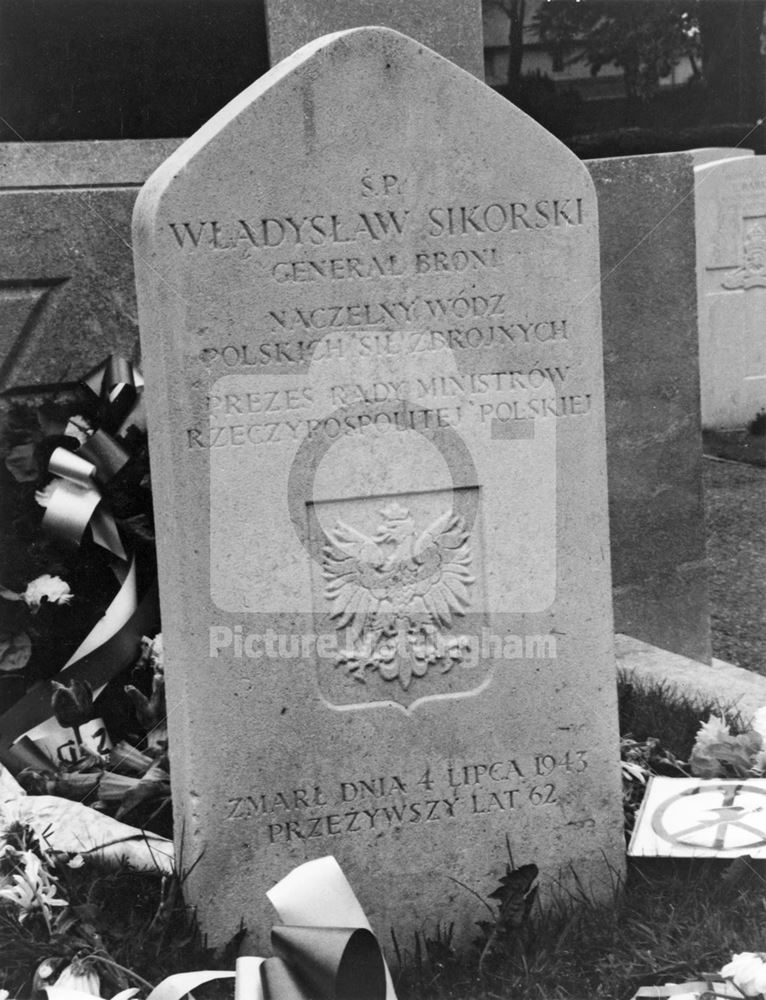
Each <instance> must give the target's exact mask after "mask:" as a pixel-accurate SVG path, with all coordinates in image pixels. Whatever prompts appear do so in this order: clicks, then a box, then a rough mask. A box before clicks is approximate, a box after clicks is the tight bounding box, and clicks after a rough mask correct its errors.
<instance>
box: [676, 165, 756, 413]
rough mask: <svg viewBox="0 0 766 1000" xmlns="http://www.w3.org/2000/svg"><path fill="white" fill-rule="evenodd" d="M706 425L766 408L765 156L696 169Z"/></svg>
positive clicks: (703, 392) (699, 288)
mask: <svg viewBox="0 0 766 1000" xmlns="http://www.w3.org/2000/svg"><path fill="white" fill-rule="evenodd" d="M694 175H695V214H696V233H697V293H698V306H699V329H700V397H701V407H702V426H703V427H704V428H710V429H727V428H735V427H745V426H746V425H747V424H748V423H749V422H750V421H751V420H752V419H753V418H754V417H755V416H756V414H757V413H758V412H759V411H760V410H762V409H764V408H766V157H763V156H752V157H746V158H743V159H734V160H732V159H725V160H719V161H714V162H712V163H708V164H706V165H704V166H699V167H695V168H694Z"/></svg>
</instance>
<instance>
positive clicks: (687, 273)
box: [587, 153, 711, 663]
mask: <svg viewBox="0 0 766 1000" xmlns="http://www.w3.org/2000/svg"><path fill="white" fill-rule="evenodd" d="M587 167H588V169H589V170H590V173H591V176H592V177H593V180H594V181H595V184H596V191H597V194H598V202H599V218H600V222H601V274H602V285H601V300H602V310H603V325H604V379H605V383H606V435H607V459H608V468H609V520H610V536H611V549H612V584H613V588H614V615H615V627H616V628H617V631H619V632H625V633H627V634H629V635H633V636H635V637H636V638H638V639H643V640H645V641H646V642H650V643H653V644H654V645H656V646H660V647H662V648H663V649H668V650H671V651H672V652H675V653H680V654H682V655H684V656H689V657H692V658H693V659H696V660H701V661H704V662H706V663H709V662H710V656H711V646H710V617H709V607H708V585H707V569H706V564H705V527H704V507H703V498H702V438H701V432H700V417H699V364H698V350H697V326H696V291H695V277H694V272H695V255H694V236H693V232H694V230H693V227H694V206H693V199H692V198H691V197H689V194H690V189H691V187H692V185H693V175H692V165H691V157H690V155H689V154H687V153H660V154H653V155H648V156H630V157H619V158H615V159H609V160H591V161H588V163H587Z"/></svg>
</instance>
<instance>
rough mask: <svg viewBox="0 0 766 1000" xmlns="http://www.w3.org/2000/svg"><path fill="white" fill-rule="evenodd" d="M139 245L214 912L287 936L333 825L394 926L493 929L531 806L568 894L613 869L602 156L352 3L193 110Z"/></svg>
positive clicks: (168, 607) (526, 836)
mask: <svg viewBox="0 0 766 1000" xmlns="http://www.w3.org/2000/svg"><path fill="white" fill-rule="evenodd" d="M348 95H353V100H349V99H348ZM134 246H135V252H136V271H137V283H138V291H139V313H140V327H141V336H142V345H143V350H144V363H145V375H146V379H147V389H146V394H145V398H146V401H147V406H148V410H149V427H150V433H151V449H152V450H151V455H152V464H153V476H152V482H153V489H154V496H155V503H156V513H157V518H158V543H159V554H158V555H159V563H160V586H161V595H162V604H163V634H164V637H165V642H166V649H167V658H168V670H167V684H168V705H169V712H168V719H169V725H170V729H171V733H170V740H171V742H170V746H171V753H172V755H173V759H172V767H171V771H172V775H173V781H174V803H175V808H176V810H177V813H176V819H177V827H176V829H177V830H178V831H179V835H180V834H181V833H183V835H184V838H185V842H184V844H183V857H184V858H185V859H187V860H188V863H189V865H191V864H192V862H198V863H196V867H194V870H193V872H192V873H191V875H190V877H189V880H188V883H187V884H188V887H189V892H190V894H191V897H192V899H193V901H194V903H195V905H196V906H197V907H198V912H199V914H200V917H201V920H202V923H203V926H204V928H205V930H206V932H207V933H208V934H209V935H210V940H211V942H212V943H217V944H220V943H221V942H222V941H223V940H225V939H226V938H227V937H228V936H229V935H231V934H233V933H234V932H235V931H236V930H237V927H238V926H239V923H240V920H241V919H244V920H246V922H247V925H248V928H249V930H250V932H251V935H252V937H253V938H254V939H255V942H254V943H256V944H257V945H265V939H266V935H267V933H268V927H269V922H270V915H269V911H268V907H267V905H266V902H265V898H264V891H265V889H266V888H268V887H269V886H270V885H271V884H272V883H273V882H274V881H275V880H276V879H278V878H280V877H281V876H283V875H284V874H285V873H286V872H287V871H288V870H289V869H290V868H291V867H292V866H294V865H295V864H297V863H299V862H301V861H303V860H305V859H306V858H310V857H316V856H320V855H324V854H327V853H332V854H334V855H335V856H336V857H337V859H338V861H339V862H340V863H341V865H342V867H343V869H344V871H345V872H346V875H347V877H348V878H349V880H350V882H351V883H352V885H353V886H354V888H355V890H356V892H357V895H358V896H359V899H360V901H361V903H362V905H363V906H364V908H365V910H366V912H367V913H368V915H369V918H370V920H371V922H372V924H373V926H374V927H375V928H376V930H377V931H378V932H379V934H380V936H381V938H382V940H383V942H384V944H385V943H386V942H388V941H389V940H390V933H389V932H390V928H392V927H393V928H394V929H395V931H396V933H397V935H398V937H399V941H400V942H405V941H407V942H409V941H412V935H413V933H414V932H415V931H416V930H417V931H418V932H419V933H424V934H431V933H434V932H435V928H436V925H437V923H439V922H442V923H443V922H444V921H449V922H450V923H452V922H453V921H454V922H455V940H456V942H457V943H458V944H461V945H465V944H466V943H467V942H468V941H469V940H471V939H472V938H473V937H474V936H475V933H476V928H475V921H476V920H478V919H481V918H483V916H484V913H483V912H482V910H483V908H482V905H481V903H480V902H478V900H477V899H476V896H475V895H474V894H473V893H472V891H471V890H473V892H475V893H478V894H479V895H481V896H486V895H487V893H488V892H490V891H492V890H493V889H494V888H495V887H496V885H497V881H498V877H499V876H500V875H501V874H502V872H503V871H504V867H505V864H506V861H507V852H506V837H507V838H508V839H509V842H510V844H511V846H512V849H513V852H514V859H515V860H516V863H517V864H521V863H524V862H535V863H536V864H538V865H539V866H540V868H541V869H542V872H543V877H544V882H545V887H546V890H547V891H550V890H551V886H552V885H553V884H554V883H556V882H557V881H558V879H559V878H563V879H564V880H566V879H567V878H568V877H569V876H568V875H567V872H568V873H570V874H571V872H572V871H574V872H575V873H576V874H577V877H578V878H579V879H580V880H581V883H582V884H583V885H585V886H587V888H588V891H593V892H594V893H595V894H597V895H598V894H604V893H606V894H611V892H612V891H613V885H614V873H615V871H619V870H620V868H621V865H622V858H623V840H622V813H621V805H620V803H621V796H620V786H619V772H618V757H617V730H616V704H615V701H616V691H615V681H614V650H613V634H612V615H611V597H610V577H609V546H608V533H607V509H606V463H605V453H604V424H603V389H602V360H601V339H600V332H599V331H600V303H599V262H598V225H597V214H596V201H595V193H594V190H593V185H592V183H591V181H590V178H589V176H588V173H587V171H586V169H585V168H584V167H583V166H582V164H581V163H580V162H579V161H578V160H577V158H576V157H575V156H573V154H571V153H570V152H569V151H568V150H567V149H566V148H565V147H564V146H563V145H562V144H561V143H559V142H558V141H557V140H555V139H554V138H553V137H551V136H550V135H549V134H548V133H546V132H545V130H544V129H542V128H541V127H540V126H539V125H537V124H535V123H534V122H533V121H532V120H531V119H530V118H528V117H527V116H526V115H524V114H522V113H521V112H519V111H517V110H516V109H515V108H513V107H512V106H511V105H509V104H508V103H507V102H506V101H504V100H503V99H502V98H500V97H499V96H497V95H496V94H494V93H493V92H492V91H490V90H489V89H487V88H485V87H484V85H483V84H481V83H480V82H479V81H477V80H476V79H475V78H474V77H472V76H470V75H468V74H466V73H464V72H463V71H462V70H460V69H458V68H457V67H455V66H453V65H452V64H450V63H449V62H447V61H446V60H444V59H443V58H441V57H439V56H437V55H436V54H435V53H434V52H432V51H430V50H429V49H426V48H424V47H423V46H422V45H421V44H419V43H417V42H415V41H413V40H411V39H408V38H405V37H404V36H402V35H400V34H398V33H396V32H392V31H389V30H386V29H379V28H371V29H359V30H355V31H350V32H343V33H340V34H337V35H332V36H329V37H326V38H323V39H319V40H316V41H315V42H313V43H311V44H310V45H308V46H306V47H305V48H304V49H303V50H301V51H300V52H298V53H296V54H294V55H293V56H292V57H291V58H290V59H289V60H286V61H285V62H284V63H282V64H281V65H279V66H277V67H275V68H274V69H273V70H272V71H271V72H270V73H269V74H268V75H267V76H266V77H264V78H263V79H262V80H260V81H258V82H257V83H256V84H255V85H254V86H253V87H251V88H250V89H249V90H248V91H246V92H245V93H244V94H242V95H240V97H239V98H238V99H237V100H236V101H234V102H232V103H231V104H230V105H229V106H228V107H226V108H225V109H223V111H221V112H220V114H219V115H217V116H216V117H215V118H214V119H213V120H212V121H211V122H209V123H208V124H207V125H206V126H205V127H204V128H203V129H202V130H201V131H200V132H199V133H197V135H196V136H193V137H192V138H191V139H190V140H188V142H186V143H185V144H184V145H183V146H182V147H181V148H180V149H179V150H178V151H177V152H176V153H175V154H174V155H173V156H172V157H171V158H170V159H169V160H168V162H167V163H165V164H164V165H163V166H162V167H161V168H160V169H159V170H158V171H157V172H156V173H155V174H154V176H153V177H152V178H150V180H149V181H148V183H147V185H146V186H145V188H144V190H143V191H142V193H141V195H140V197H139V201H138V203H137V205H136V212H135V217H134ZM456 880H459V882H460V883H462V886H461V885H460V884H459V883H458V881H456ZM465 887H468V888H465Z"/></svg>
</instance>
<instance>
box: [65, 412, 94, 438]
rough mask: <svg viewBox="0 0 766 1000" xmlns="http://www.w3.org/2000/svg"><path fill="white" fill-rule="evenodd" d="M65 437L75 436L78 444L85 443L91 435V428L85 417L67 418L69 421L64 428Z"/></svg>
mask: <svg viewBox="0 0 766 1000" xmlns="http://www.w3.org/2000/svg"><path fill="white" fill-rule="evenodd" d="M64 433H65V434H66V435H67V437H73V438H77V440H78V441H79V442H80V444H85V442H86V441H87V440H88V438H89V437H90V435H91V428H90V424H89V423H88V421H87V420H86V419H85V417H81V416H79V415H78V416H75V417H70V418H69V423H68V424H67V425H66V428H65V429H64Z"/></svg>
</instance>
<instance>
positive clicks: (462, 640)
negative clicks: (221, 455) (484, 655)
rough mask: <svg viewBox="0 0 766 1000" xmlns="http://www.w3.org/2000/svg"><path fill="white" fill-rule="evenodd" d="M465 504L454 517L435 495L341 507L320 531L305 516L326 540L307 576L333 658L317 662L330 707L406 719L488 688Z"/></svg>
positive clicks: (316, 520)
mask: <svg viewBox="0 0 766 1000" xmlns="http://www.w3.org/2000/svg"><path fill="white" fill-rule="evenodd" d="M440 494H441V495H440ZM465 500H466V498H465V497H464V498H463V501H464V503H463V504H462V505H461V504H459V503H458V504H456V505H455V506H456V507H457V508H458V509H457V510H455V509H454V508H453V505H452V503H451V502H450V501H451V498H448V496H446V495H445V493H442V491H439V492H437V493H432V494H427V495H426V496H425V497H424V495H423V494H420V495H419V496H416V497H411V498H403V497H388V498H385V497H384V498H381V497H377V498H365V500H363V501H362V500H360V501H350V502H349V501H346V503H345V504H344V506H346V507H347V509H346V510H342V511H338V510H337V509H336V510H335V511H333V512H332V513H330V512H327V513H328V514H329V516H325V517H324V518H323V520H324V523H323V524H322V523H320V512H319V511H317V510H316V509H314V510H313V511H312V514H311V515H310V521H311V522H313V523H312V529H313V530H312V533H314V532H317V531H319V532H321V534H322V536H323V544H322V547H321V558H320V559H318V560H317V564H318V565H316V567H315V570H314V576H315V580H314V592H315V600H316V605H317V610H318V615H317V617H318V619H319V621H318V622H317V624H318V626H319V628H318V630H320V631H323V632H325V634H326V633H327V632H328V631H331V632H332V633H333V634H334V636H335V643H334V653H333V657H332V658H331V659H330V658H326V659H322V660H320V661H319V672H320V673H319V684H320V689H321V691H322V694H323V695H324V696H325V697H326V698H327V699H328V701H330V702H331V704H333V705H336V706H338V707H349V708H350V707H362V706H364V705H370V704H374V703H381V702H383V703H388V704H391V705H396V706H399V707H401V708H404V709H405V710H407V709H412V708H414V707H415V705H416V704H417V703H418V702H421V701H425V700H427V699H431V698H438V697H445V696H446V697H455V696H456V695H459V694H468V693H469V692H472V691H475V690H477V688H480V687H483V686H484V684H485V683H486V682H487V681H488V680H489V670H488V665H486V664H482V662H481V624H480V623H481V619H482V615H481V614H480V608H481V600H480V596H479V595H480V591H481V587H480V584H479V580H478V577H477V570H478V567H477V562H478V558H477V556H478V552H477V549H478V548H479V546H477V544H476V541H477V536H478V530H477V529H478V525H477V523H476V522H475V521H474V523H473V524H472V527H471V530H469V527H468V525H467V523H466V522H467V519H466V517H465V516H464V515H463V514H462V513H461V511H460V507H461V506H464V504H465ZM312 506H313V507H314V508H316V507H317V506H322V505H321V504H320V505H312ZM373 511H374V513H373ZM471 520H473V519H471ZM315 537H316V535H315ZM317 551H318V548H317Z"/></svg>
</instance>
